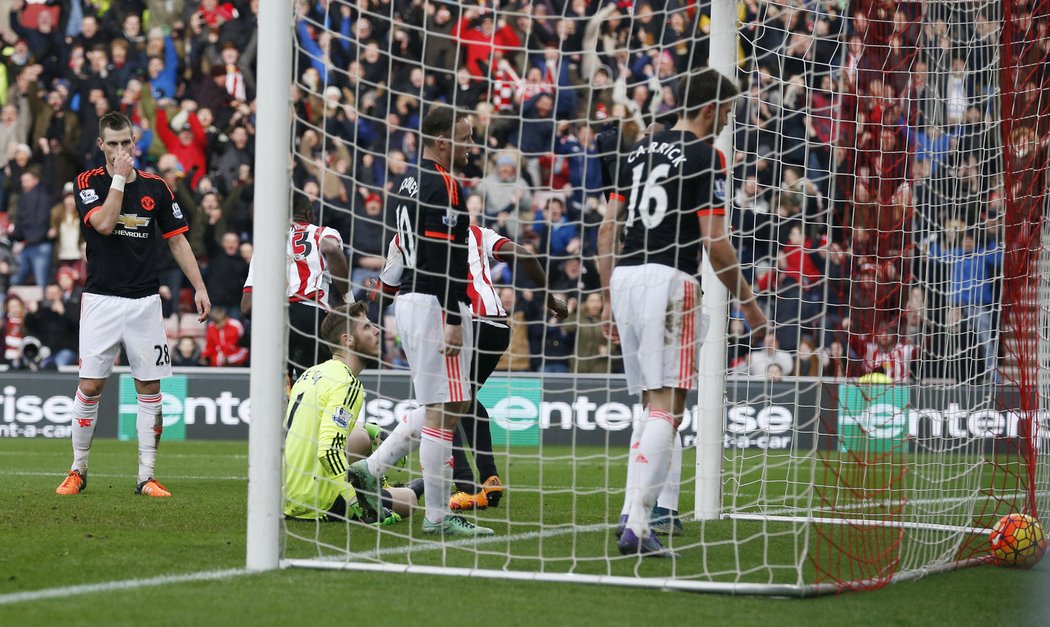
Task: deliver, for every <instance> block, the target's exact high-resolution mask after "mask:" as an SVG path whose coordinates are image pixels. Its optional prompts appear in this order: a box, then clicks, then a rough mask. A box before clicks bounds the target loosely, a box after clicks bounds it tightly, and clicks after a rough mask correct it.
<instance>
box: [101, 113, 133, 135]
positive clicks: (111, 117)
mask: <svg viewBox="0 0 1050 627" xmlns="http://www.w3.org/2000/svg"><path fill="white" fill-rule="evenodd" d="M107 128H108V129H109V130H111V131H122V130H124V129H129V130H130V129H131V119H130V118H128V116H126V115H124V114H123V113H121V112H120V111H110V112H109V113H107V114H106V115H104V116H102V117H101V118H99V119H98V136H99V137H102V134H103V132H104V131H105V130H106V129H107Z"/></svg>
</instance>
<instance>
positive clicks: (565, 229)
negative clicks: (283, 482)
mask: <svg viewBox="0 0 1050 627" xmlns="http://www.w3.org/2000/svg"><path fill="white" fill-rule="evenodd" d="M714 1H715V4H716V5H717V4H718V2H719V1H720V0H714ZM722 6H723V7H726V6H728V7H729V10H730V11H731V13H732V16H733V18H734V21H735V27H736V29H737V37H736V41H735V44H734V45H735V50H733V51H732V54H733V55H734V56H735V58H736V60H737V63H736V72H735V75H734V76H732V77H731V78H732V79H733V80H734V82H735V83H736V84H737V85H738V86H739V87H740V91H741V95H740V97H739V98H738V100H737V102H736V104H735V107H734V111H733V115H732V120H731V122H730V124H729V129H730V131H729V134H730V136H731V139H730V141H729V144H730V145H731V146H732V150H731V152H730V153H729V154H727V157H728V164H727V165H728V174H729V184H727V186H726V189H725V190H724V192H725V193H724V196H725V200H726V206H727V222H728V224H729V226H730V227H731V228H730V230H731V240H732V242H733V244H734V246H735V248H736V250H737V253H738V255H739V259H740V263H741V268H742V271H743V273H744V275H745V277H746V278H747V280H748V281H749V282H751V283H752V284H753V285H754V286H755V292H756V294H757V297H758V299H759V302H760V304H761V306H762V307H763V309H764V310H765V311H766V313H767V315H768V317H769V319H770V322H771V326H770V329H771V331H770V333H769V335H768V336H767V337H766V339H765V340H762V341H755V340H753V338H752V336H751V334H750V333H751V330H750V329H748V328H747V326H746V324H745V322H744V320H743V317H742V315H741V314H740V310H739V304H738V303H735V302H733V303H731V305H730V307H729V308H728V310H726V311H714V310H712V309H711V308H710V307H709V306H708V307H706V308H705V310H704V313H706V314H707V315H709V316H712V317H722V318H725V317H727V316H728V320H729V323H728V330H727V332H726V333H725V334H724V335H720V336H718V337H712V336H708V337H706V338H705V341H706V342H708V343H717V344H721V345H725V346H726V350H725V363H724V364H723V365H724V371H725V385H724V388H723V390H722V391H719V392H718V394H719V395H722V394H724V400H725V402H724V404H723V405H724V406H723V409H724V429H722V430H720V431H718V432H715V433H701V432H700V431H699V429H698V425H699V424H701V423H702V420H701V416H700V413H699V410H698V400H697V393H696V392H695V391H693V392H692V393H690V395H689V397H688V400H687V403H686V405H687V409H686V412H685V416H684V420H683V424H682V427H681V429H680V432H679V433H680V439H681V441H682V443H683V446H682V447H681V449H676V450H675V451H674V453H673V455H672V464H671V475H670V478H669V481H671V482H672V483H673V484H674V486H675V487H676V488H677V490H675V489H669V490H665V493H662V494H661V497H660V501H659V502H658V504H657V505H658V507H663V508H667V509H668V510H674V511H677V512H679V513H680V515H681V519H682V521H683V523H684V533H681V534H679V535H673V536H670V537H668V536H661V537H662V538H663V542H664V544H665V546H668V547H670V548H672V549H673V550H674V551H676V552H677V553H679V554H680V557H679V558H678V559H674V560H650V559H642V558H639V557H638V556H631V555H627V556H625V555H621V554H620V552H619V551H618V549H617V541H616V532H615V530H616V524H617V522H618V520H619V517H620V509H621V506H622V504H623V500H624V495H625V483H626V469H627V459H628V447H629V446H630V444H631V442H632V438H631V434H632V431H633V428H634V427H633V425H635V424H636V423H638V422H640V421H641V420H643V419H644V417H645V409H644V408H643V407H642V402H641V399H639V398H638V397H634V396H631V395H629V394H628V392H627V386H626V382H625V380H624V376H623V375H622V374H621V373H622V360H621V356H620V350H621V349H620V347H619V346H618V345H616V344H615V343H613V342H611V341H610V340H609V339H608V338H607V337H606V336H605V335H604V334H603V325H602V321H601V306H602V301H601V292H600V285H599V280H598V271H597V268H598V265H597V255H598V248H597V237H598V228H599V225H600V223H601V221H602V216H603V215H604V212H605V210H606V206H607V194H608V192H610V191H614V192H615V191H622V190H615V189H614V190H610V189H608V188H606V187H605V185H606V183H605V182H604V181H603V179H602V174H601V166H600V159H601V157H602V156H603V155H601V154H599V150H598V148H597V146H596V144H595V137H596V136H597V135H598V133H600V132H602V131H603V130H606V129H609V128H616V129H619V131H620V134H621V138H622V141H621V142H620V144H619V149H618V153H617V155H615V156H626V155H627V154H628V153H629V151H630V148H631V145H632V144H633V143H634V142H635V141H637V140H640V139H642V137H643V134H644V133H645V131H646V129H647V127H649V125H650V124H652V123H654V122H656V123H663V124H665V125H667V127H669V126H670V125H672V124H674V121H675V118H676V117H677V115H678V112H679V111H680V110H681V98H682V95H681V94H679V93H678V88H677V84H678V83H677V79H678V78H679V77H680V76H681V75H682V74H683V73H686V72H688V71H689V69H690V68H693V67H698V66H703V65H706V64H708V61H709V56H711V55H712V51H711V42H712V38H711V37H710V35H711V31H712V28H713V27H714V28H717V27H718V25H717V24H713V23H712V2H710V1H705V0H641V1H634V2H632V1H630V0H625V1H622V2H619V3H615V2H614V3H604V2H603V3H598V2H585V1H581V0H572V1H566V0H544V1H533V2H525V1H508V0H503V1H502V2H499V1H497V2H496V3H495V6H493V3H492V2H491V1H488V2H486V1H484V0H482V1H481V2H469V3H468V2H457V1H452V0H450V1H448V2H431V1H421V0H362V1H360V2H344V1H342V0H327V1H323V2H318V3H309V4H301V5H297V6H296V14H295V16H294V18H293V27H294V28H295V51H294V55H295V57H294V59H295V61H294V84H293V86H292V98H293V108H294V119H293V121H292V132H293V133H294V143H293V152H294V154H293V161H294V167H293V169H292V172H291V174H290V176H291V177H292V183H293V187H294V189H295V190H296V191H297V192H299V193H302V194H304V195H305V196H307V197H308V198H309V199H310V201H311V202H312V203H313V206H314V216H315V219H316V221H317V222H319V223H320V224H323V225H326V226H330V227H332V228H334V229H336V230H337V231H339V232H340V234H341V236H342V238H343V241H344V243H345V245H346V252H347V255H348V257H349V259H350V267H351V282H352V289H353V290H354V295H355V296H356V297H357V298H358V299H367V298H368V295H369V289H368V287H367V286H368V285H369V281H370V280H375V279H376V278H378V277H379V275H380V271H381V269H382V268H383V266H384V258H385V257H386V256H387V253H388V243H389V242H390V241H391V239H392V238H393V237H394V236H395V234H398V232H399V230H398V224H397V219H396V215H395V205H396V202H397V193H398V189H397V187H396V186H397V184H398V183H399V182H400V181H401V180H402V179H403V178H404V177H406V176H411V175H412V174H413V172H415V171H416V169H417V168H418V166H419V162H420V158H421V153H422V139H421V136H420V120H421V119H422V117H423V116H424V115H425V114H426V113H427V111H429V110H430V108H431V107H433V106H434V105H437V104H439V103H440V104H449V105H453V106H454V107H455V108H456V109H457V110H458V111H460V112H461V113H462V114H464V115H465V114H468V113H469V114H470V118H469V119H470V122H471V124H472V127H473V138H472V139H473V142H474V144H475V145H474V146H472V147H471V149H470V151H469V155H468V159H467V163H466V165H465V166H462V167H458V168H456V169H455V170H454V172H453V174H454V176H455V177H456V178H457V179H458V180H459V182H460V183H461V184H462V185H463V190H464V193H465V194H467V199H466V204H467V206H468V208H469V209H470V215H469V219H470V220H471V223H472V224H476V225H478V226H483V227H487V228H489V229H492V230H494V231H495V232H496V233H497V234H498V235H499V236H500V237H505V238H507V239H509V240H511V241H513V242H515V243H517V244H520V245H522V246H524V247H526V248H528V249H529V250H531V251H532V252H533V253H534V254H535V255H536V257H537V258H538V259H539V260H540V263H541V265H542V266H543V268H544V269H545V271H546V273H547V276H548V281H549V285H550V290H551V291H552V292H553V293H555V294H556V295H557V296H558V297H559V298H562V299H564V300H565V301H566V302H567V303H568V304H569V309H570V316H569V318H568V319H566V320H565V321H559V320H557V319H555V318H554V317H552V315H551V313H550V312H549V311H546V309H545V298H546V294H545V292H544V291H543V290H540V289H537V288H536V287H535V286H534V285H533V284H532V283H531V282H530V281H529V279H528V278H527V277H526V275H525V273H524V272H523V271H522V270H521V267H520V264H517V265H516V264H514V263H505V262H503V261H501V260H500V259H499V257H498V256H497V258H496V259H494V261H493V264H492V271H491V277H490V279H491V286H490V290H491V293H490V294H488V297H490V298H491V299H493V300H498V301H499V302H500V303H501V304H502V305H503V307H505V309H506V311H507V312H508V314H509V326H510V329H511V330H510V337H511V340H510V346H509V348H508V349H507V350H506V352H505V354H504V355H503V356H502V358H501V359H500V360H499V364H498V366H497V367H496V370H495V372H494V373H493V374H492V376H491V377H490V378H489V380H488V381H487V382H486V384H485V386H484V387H483V388H482V389H481V390H480V391H479V392H478V395H477V398H478V401H479V402H480V403H481V404H483V405H485V407H486V408H487V413H488V415H489V416H490V421H489V425H490V430H491V437H492V449H493V452H494V454H493V458H492V460H491V463H490V462H486V461H482V464H481V466H483V467H482V468H478V469H476V470H473V471H472V472H473V477H468V479H469V481H467V480H463V479H460V478H458V476H457V485H458V487H459V488H463V489H464V490H465V491H466V492H468V493H475V492H479V491H481V490H482V487H481V486H480V485H479V484H480V483H481V482H483V481H484V480H485V479H486V478H487V476H479V474H478V473H484V472H486V470H488V469H490V468H491V467H492V466H491V464H494V466H495V468H496V472H497V473H498V476H499V477H500V478H501V480H502V482H503V484H504V485H505V490H504V492H503V495H502V499H500V501H499V504H498V506H494V507H488V508H486V509H478V510H473V509H471V510H467V511H464V512H462V513H463V514H464V516H466V517H467V518H468V519H469V520H471V521H473V522H476V523H478V524H482V525H485V526H487V527H491V528H493V529H494V530H495V532H496V533H495V535H494V536H491V537H485V538H477V539H455V540H452V539H446V540H445V541H440V540H439V539H435V538H434V537H432V536H428V535H424V534H423V533H422V528H421V523H422V518H423V512H422V507H421V506H420V508H419V509H416V510H414V511H413V513H412V515H411V516H409V517H407V518H406V520H404V521H402V522H399V523H397V524H394V525H390V526H387V527H383V528H382V529H376V528H374V527H370V526H368V525H364V524H361V523H356V522H351V523H345V522H319V521H307V520H291V519H289V520H286V521H285V522H284V523H283V527H282V531H283V533H282V542H283V549H282V557H283V560H284V562H283V563H284V564H285V565H293V566H311V567H322V568H364V569H377V570H384V569H385V570H410V571H417V572H444V573H458V574H479V575H487V576H504V577H513V578H538V579H549V580H566V581H591V582H599V581H607V582H613V583H623V584H626V585H641V586H662V587H669V588H682V589H697V590H719V591H734V592H742V593H743V592H758V593H778V594H810V593H815V592H829V591H831V592H833V591H837V590H842V589H863V588H872V587H878V586H881V585H884V584H886V583H889V582H891V581H893V580H895V579H901V578H911V577H916V576H921V575H922V574H925V573H928V572H932V571H937V570H943V569H948V568H953V567H956V566H959V565H966V564H972V563H974V562H978V561H981V560H985V559H986V558H987V555H988V549H987V547H988V531H989V529H990V528H991V527H992V526H994V524H995V522H996V521H997V520H998V519H999V517H1000V516H1003V515H1005V514H1008V513H1012V512H1024V513H1028V514H1032V515H1040V514H1042V513H1043V512H1044V511H1046V510H1047V507H1048V506H1050V501H1048V494H1050V465H1048V464H1047V463H1046V462H1045V461H1044V460H1043V459H1042V458H1041V457H1040V456H1039V455H1038V452H1039V444H1040V442H1042V443H1043V445H1044V446H1045V445H1046V439H1047V433H1048V431H1047V428H1048V426H1050V425H1048V423H1047V413H1046V407H1045V403H1046V401H1045V399H1046V398H1047V393H1048V392H1050V390H1048V389H1047V387H1046V386H1047V382H1048V378H1047V372H1048V366H1050V364H1048V363H1047V360H1048V359H1050V350H1048V349H1050V346H1048V342H1050V339H1048V338H1050V311H1048V306H1047V304H1048V302H1050V285H1048V281H1050V279H1048V277H1050V256H1048V254H1047V250H1046V247H1047V244H1046V242H1047V239H1046V233H1044V229H1045V228H1047V227H1046V225H1045V222H1044V220H1043V212H1044V207H1045V204H1046V200H1047V189H1046V162H1047V157H1048V155H1047V154H1046V152H1047V133H1048V131H1050V126H1048V124H1047V120H1050V114H1048V111H1047V109H1048V107H1050V92H1048V81H1050V73H1048V72H1047V67H1050V65H1048V53H1050V34H1048V32H1047V31H1048V27H1050V2H1046V1H1044V0H1039V1H1029V2H1023V1H1013V0H1009V1H1003V2H999V1H992V0H988V1H977V0H975V1H968V2H935V1H933V0H924V1H920V2H886V1H883V0H852V1H851V2H847V1H846V0H829V1H802V0H745V1H742V2H739V3H736V2H729V3H723V4H722ZM625 184H627V183H625ZM621 187H622V186H621ZM679 200H680V201H682V202H683V203H684V204H683V205H682V206H683V207H684V208H686V209H688V210H693V209H695V208H696V207H692V206H691V205H690V204H689V202H690V201H689V199H679ZM632 203H633V200H632ZM463 219H467V216H463ZM706 287H707V286H706V285H705V289H706ZM475 296H476V297H483V296H479V295H475ZM394 306H395V307H396V306H397V305H396V301H395V305H394ZM698 306H699V305H698ZM371 315H372V318H373V319H374V320H377V321H379V324H380V325H381V328H382V354H381V357H380V359H379V360H378V361H376V362H375V363H373V364H372V367H371V368H369V369H368V370H366V371H365V372H364V374H363V375H362V376H361V380H362V382H363V384H364V389H365V394H366V395H367V398H366V401H365V403H364V410H363V412H362V415H361V416H360V418H359V421H358V423H359V425H360V424H363V423H365V422H368V423H372V424H375V425H378V426H379V427H380V428H381V429H382V430H384V431H385V432H389V431H390V430H391V429H393V428H394V426H395V425H396V424H397V422H398V421H399V420H400V419H401V418H402V417H403V416H405V415H406V414H408V413H409V412H410V411H411V409H412V408H413V407H414V406H415V404H414V401H413V390H412V386H411V379H410V376H409V374H408V373H409V370H408V363H407V360H406V356H405V354H404V351H403V347H402V345H401V343H400V339H399V338H400V336H399V331H398V329H397V325H396V320H395V316H394V314H393V308H385V309H380V308H379V307H378V306H377V305H375V304H373V305H371ZM324 353H325V350H324V349H321V350H319V351H318V354H317V355H315V358H316V359H315V360H314V363H317V362H318V361H321V360H324V359H326V358H327V355H326V354H324ZM717 354H721V353H717ZM297 365H298V366H300V367H301V368H307V367H309V366H311V365H313V363H304V364H297ZM702 385H703V384H701V386H702ZM473 428H476V427H473ZM471 435H472V434H471ZM705 438H715V439H716V440H718V441H721V442H722V447H721V448H722V451H723V455H722V460H721V469H722V471H721V476H720V477H717V478H715V479H714V482H713V483H712V482H711V481H706V482H703V481H701V482H699V483H698V480H697V476H698V471H697V468H698V466H697V464H698V461H699V460H698V459H697V452H696V447H695V445H696V443H697V442H698V441H704V439H705ZM468 439H472V438H468ZM708 441H710V440H708ZM466 458H467V459H468V460H471V461H474V459H475V457H474V455H473V454H472V453H471V452H470V451H469V450H468V451H467V454H466ZM289 472H293V471H290V470H289V468H288V467H287V466H286V468H285V473H286V474H287V473H289ZM420 476H421V475H420V466H419V458H418V455H417V454H416V453H413V454H411V455H410V456H409V457H408V458H407V460H406V461H405V462H404V463H403V464H402V465H399V466H398V467H396V468H395V469H393V470H392V471H391V472H390V473H388V475H387V477H386V481H387V482H388V484H389V485H391V486H395V485H406V484H409V483H410V482H411V481H412V480H414V479H418V478H419V477H420ZM318 481H324V479H321V478H319V479H318ZM464 481H467V483H466V484H464ZM705 490H707V491H710V490H715V491H719V490H720V491H721V503H722V507H721V514H720V515H719V516H718V517H717V518H715V519H710V520H697V519H696V518H695V516H694V511H696V509H697V500H698V498H699V496H698V495H700V494H701V493H703V491H705ZM420 502H421V501H420ZM319 514H320V512H318V515H319Z"/></svg>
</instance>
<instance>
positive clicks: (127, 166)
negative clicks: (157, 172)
mask: <svg viewBox="0 0 1050 627" xmlns="http://www.w3.org/2000/svg"><path fill="white" fill-rule="evenodd" d="M134 169H135V160H134V159H132V158H131V155H130V154H128V153H126V152H124V151H123V150H119V151H117V154H115V155H113V174H114V175H116V176H123V177H124V178H128V177H129V176H131V172H132V170H134Z"/></svg>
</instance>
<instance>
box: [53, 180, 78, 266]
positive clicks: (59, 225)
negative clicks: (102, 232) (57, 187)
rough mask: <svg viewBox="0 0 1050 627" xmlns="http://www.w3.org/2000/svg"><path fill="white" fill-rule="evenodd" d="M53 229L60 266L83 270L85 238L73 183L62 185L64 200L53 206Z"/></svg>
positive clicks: (56, 256) (56, 257) (56, 255)
mask: <svg viewBox="0 0 1050 627" xmlns="http://www.w3.org/2000/svg"><path fill="white" fill-rule="evenodd" d="M51 231H53V232H54V233H55V244H56V247H57V250H56V251H55V259H56V260H57V261H58V267H59V268H60V269H61V268H73V269H74V270H77V271H78V272H79V271H80V270H82V268H81V266H82V260H83V259H84V251H83V250H81V245H82V244H83V243H84V238H83V236H82V235H81V232H80V214H79V213H78V212H77V203H76V199H75V198H74V197H73V183H72V182H69V183H66V184H65V185H64V186H63V187H62V201H61V202H59V203H58V204H56V205H55V206H54V207H52V208H51Z"/></svg>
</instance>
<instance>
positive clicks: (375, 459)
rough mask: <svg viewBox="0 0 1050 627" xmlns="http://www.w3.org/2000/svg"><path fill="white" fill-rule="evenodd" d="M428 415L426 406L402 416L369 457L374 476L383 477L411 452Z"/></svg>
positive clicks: (416, 443)
mask: <svg viewBox="0 0 1050 627" xmlns="http://www.w3.org/2000/svg"><path fill="white" fill-rule="evenodd" d="M426 417H427V408H426V407H417V408H415V409H413V410H412V411H410V412H409V413H408V414H407V415H405V416H402V417H401V422H399V423H397V426H396V427H394V430H393V431H392V432H391V433H390V435H388V436H387V437H386V439H385V440H383V442H382V444H380V445H379V448H377V449H376V450H375V452H374V453H372V454H371V455H370V456H369V457H368V461H367V462H366V463H367V464H368V472H370V473H372V476H373V477H382V476H383V475H385V474H386V471H388V470H390V467H391V466H393V465H394V464H396V463H397V460H399V459H401V458H402V457H404V456H405V455H408V454H409V453H411V452H412V451H413V450H414V449H415V448H416V446H418V444H419V434H420V432H421V431H422V430H423V420H424V419H425V418H426Z"/></svg>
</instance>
